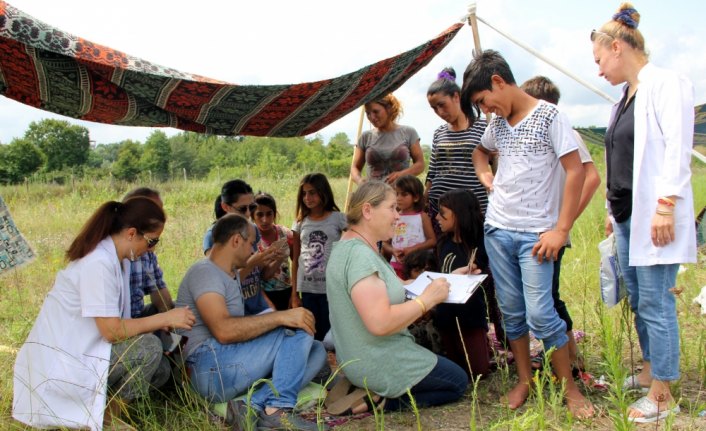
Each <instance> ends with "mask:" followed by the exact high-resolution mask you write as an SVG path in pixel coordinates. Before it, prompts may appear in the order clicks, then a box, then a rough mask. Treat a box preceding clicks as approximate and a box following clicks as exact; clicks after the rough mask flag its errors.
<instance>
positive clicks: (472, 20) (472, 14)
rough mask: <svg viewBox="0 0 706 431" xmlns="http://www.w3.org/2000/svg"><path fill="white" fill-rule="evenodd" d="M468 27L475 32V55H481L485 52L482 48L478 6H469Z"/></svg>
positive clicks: (473, 4) (472, 4)
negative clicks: (477, 17)
mask: <svg viewBox="0 0 706 431" xmlns="http://www.w3.org/2000/svg"><path fill="white" fill-rule="evenodd" d="M468 25H470V26H471V30H472V31H473V47H474V49H473V55H474V56H475V55H476V54H480V53H481V52H482V51H483V50H482V49H481V47H480V33H479V32H478V21H477V20H476V4H475V3H471V4H469V5H468Z"/></svg>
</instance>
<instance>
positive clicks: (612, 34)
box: [591, 2, 647, 56]
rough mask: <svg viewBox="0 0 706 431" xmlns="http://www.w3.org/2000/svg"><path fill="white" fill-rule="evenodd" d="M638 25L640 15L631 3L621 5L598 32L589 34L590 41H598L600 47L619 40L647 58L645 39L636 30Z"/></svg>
mask: <svg viewBox="0 0 706 431" xmlns="http://www.w3.org/2000/svg"><path fill="white" fill-rule="evenodd" d="M639 24H640V13H639V12H638V11H637V10H635V8H634V7H633V5H632V3H627V2H626V3H622V4H621V5H620V7H619V8H618V12H616V13H615V14H614V15H613V18H612V19H611V20H610V21H608V22H606V23H605V24H603V26H601V28H600V30H598V31H596V32H594V33H592V34H591V40H593V41H598V42H599V43H600V44H601V45H604V46H608V45H610V43H611V41H612V40H613V39H620V40H622V41H623V42H625V43H627V44H628V45H630V47H632V48H633V49H634V50H636V51H638V52H640V53H641V54H643V55H645V56H647V51H646V50H645V38H644V37H643V36H642V33H640V30H638V29H637V26H638V25H639Z"/></svg>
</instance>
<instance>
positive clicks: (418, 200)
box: [383, 175, 436, 280]
mask: <svg viewBox="0 0 706 431" xmlns="http://www.w3.org/2000/svg"><path fill="white" fill-rule="evenodd" d="M395 193H396V194H397V211H399V213H400V218H399V220H397V224H396V225H395V235H394V236H393V237H392V241H391V243H389V244H388V243H386V242H384V243H383V249H385V251H386V252H387V254H391V255H392V259H391V261H390V264H391V265H392V267H393V268H394V269H395V272H396V273H397V276H398V277H400V278H402V279H403V280H405V278H404V261H405V259H406V257H407V254H408V253H411V252H413V251H416V250H428V249H433V248H434V246H435V245H436V234H435V233H434V228H433V227H432V224H431V219H430V218H429V216H428V215H427V214H426V213H425V212H424V185H423V184H422V182H421V181H419V178H417V177H415V176H413V175H404V176H401V177H399V178H397V181H395Z"/></svg>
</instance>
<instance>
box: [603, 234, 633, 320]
mask: <svg viewBox="0 0 706 431" xmlns="http://www.w3.org/2000/svg"><path fill="white" fill-rule="evenodd" d="M615 248H616V246H615V237H614V236H613V234H610V236H609V237H608V238H606V239H604V240H603V241H601V242H600V243H599V244H598V251H600V253H601V267H600V281H601V298H602V299H603V303H604V304H605V305H606V307H608V308H611V307H613V306H614V305H616V304H617V303H618V302H620V300H621V299H623V298H625V296H627V289H626V288H625V282H624V281H623V275H622V274H621V273H620V267H619V266H618V255H617V253H616V249H615Z"/></svg>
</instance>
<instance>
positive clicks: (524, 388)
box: [501, 383, 529, 410]
mask: <svg viewBox="0 0 706 431" xmlns="http://www.w3.org/2000/svg"><path fill="white" fill-rule="evenodd" d="M528 396H529V385H528V384H527V383H518V384H517V385H515V387H514V388H512V389H510V392H508V393H507V394H505V395H504V396H503V397H502V398H501V402H503V403H504V404H506V405H507V406H508V407H509V408H510V410H515V409H518V408H520V407H522V405H523V404H524V403H525V401H527V397H528Z"/></svg>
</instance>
